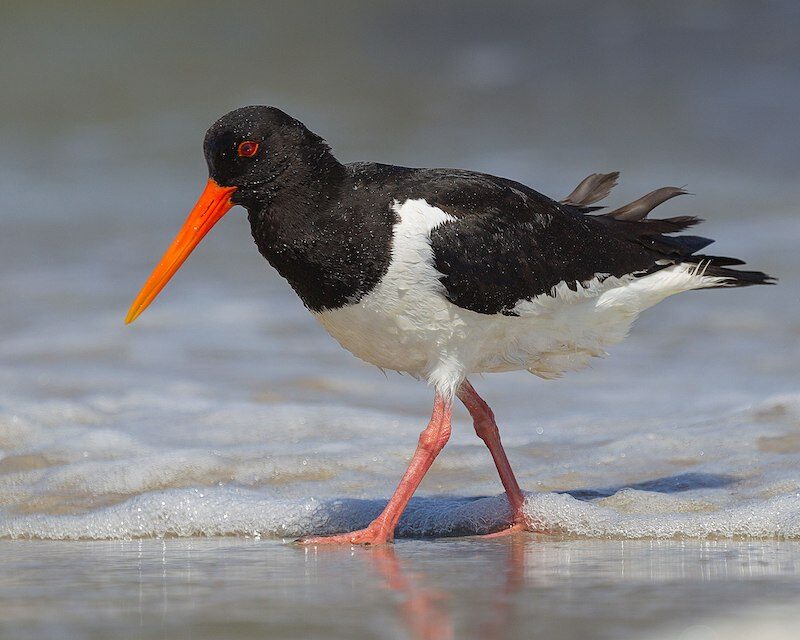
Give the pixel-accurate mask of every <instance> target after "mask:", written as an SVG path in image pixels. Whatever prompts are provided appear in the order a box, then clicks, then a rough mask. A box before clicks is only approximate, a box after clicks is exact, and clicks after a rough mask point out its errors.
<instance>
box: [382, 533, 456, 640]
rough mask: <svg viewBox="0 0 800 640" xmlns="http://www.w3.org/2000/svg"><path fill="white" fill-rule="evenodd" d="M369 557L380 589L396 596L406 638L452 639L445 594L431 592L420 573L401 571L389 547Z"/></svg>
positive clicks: (398, 561)
mask: <svg viewBox="0 0 800 640" xmlns="http://www.w3.org/2000/svg"><path fill="white" fill-rule="evenodd" d="M370 557H371V560H372V566H373V567H374V568H375V570H376V571H377V572H378V574H379V575H380V576H381V577H382V578H383V581H384V586H385V587H386V588H387V589H389V590H390V591H392V592H394V593H396V594H397V595H398V596H399V605H398V610H399V613H400V617H401V619H402V622H403V624H404V626H405V627H406V628H407V630H408V632H409V634H408V635H409V637H410V638H414V639H415V640H450V639H452V638H453V637H454V631H453V617H452V615H451V612H450V606H449V604H450V603H449V598H448V596H447V594H446V593H444V592H443V591H440V590H437V589H434V588H431V587H430V586H429V585H428V584H427V583H426V576H425V574H424V573H422V572H419V571H408V570H407V569H405V568H404V567H403V564H402V563H401V561H400V559H399V558H398V557H397V554H396V553H395V550H394V547H393V546H392V545H383V546H380V547H377V548H375V549H373V550H371V552H370Z"/></svg>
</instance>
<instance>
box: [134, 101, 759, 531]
mask: <svg viewBox="0 0 800 640" xmlns="http://www.w3.org/2000/svg"><path fill="white" fill-rule="evenodd" d="M204 152H205V158H206V162H207V163H208V168H209V180H208V183H207V185H206V187H205V190H204V191H203V194H202V195H201V196H200V199H199V200H198V202H197V204H196V205H195V207H194V209H193V210H192V211H191V213H190V214H189V217H188V218H187V220H186V222H185V223H184V225H183V228H182V229H181V230H180V232H179V233H178V235H177V237H176V238H175V240H174V241H173V243H172V245H171V246H170V247H169V248H168V249H167V251H166V253H165V254H164V257H163V258H162V259H161V262H159V264H158V265H157V266H156V268H155V270H154V271H153V273H152V275H151V276H150V277H149V279H148V280H147V282H146V283H145V284H144V286H143V288H142V290H141V292H140V293H139V295H138V296H137V298H136V300H134V302H133V304H132V305H131V308H130V311H129V313H128V316H127V319H126V322H132V321H133V320H134V319H135V318H136V317H137V316H139V314H141V313H142V312H143V311H144V310H145V308H146V307H147V306H148V305H149V304H150V303H151V302H152V301H153V299H154V298H155V297H156V295H157V294H158V293H159V291H161V289H162V288H163V287H164V285H166V283H167V281H168V280H169V278H170V277H171V276H172V275H173V274H174V273H175V272H176V271H177V270H178V268H179V267H180V265H181V264H182V263H183V261H184V260H185V259H186V258H187V256H188V255H189V254H190V253H191V251H192V250H193V249H194V248H195V246H197V244H198V243H199V242H200V240H201V239H202V238H203V236H204V235H205V234H206V233H207V232H208V231H209V230H210V229H211V227H213V226H214V224H215V223H216V222H217V221H218V220H219V219H220V218H221V217H222V216H223V215H224V214H225V213H226V212H227V211H228V210H229V209H230V208H231V207H232V206H234V205H242V206H243V207H244V208H245V209H246V210H247V214H248V219H249V221H250V226H251V230H252V235H253V238H254V240H255V243H256V245H257V246H258V250H259V251H260V252H261V254H262V255H263V256H264V257H265V258H266V259H267V260H268V261H269V263H270V264H271V265H272V266H273V267H274V268H275V269H276V270H277V271H278V273H280V274H281V275H282V276H283V277H284V278H285V279H286V280H288V281H289V284H290V285H291V286H292V288H293V289H294V290H295V292H296V293H297V295H298V296H300V299H301V300H302V301H303V303H304V304H305V306H306V307H307V308H308V310H309V311H310V312H311V313H312V314H313V315H314V317H315V318H317V320H319V322H320V323H321V324H322V326H323V327H325V329H326V330H327V331H328V332H329V333H330V334H331V335H332V336H333V337H334V338H336V340H338V341H339V343H340V344H341V345H342V346H343V347H344V348H345V349H347V350H348V351H350V352H351V353H353V354H354V355H356V356H358V357H359V358H361V359H362V360H365V361H367V362H369V363H371V364H374V365H376V366H378V367H380V368H382V369H392V370H395V371H399V372H403V373H408V374H410V375H412V376H415V377H416V378H419V379H421V380H425V381H427V382H428V383H429V384H430V386H432V387H433V390H434V394H435V395H434V404H433V413H432V415H431V419H430V422H429V424H428V426H427V427H426V428H425V429H424V430H423V431H422V433H421V435H420V437H419V443H418V446H417V448H416V451H415V453H414V455H413V457H412V459H411V462H410V464H409V466H408V470H407V471H406V473H405V475H404V476H403V478H402V480H401V481H400V484H399V486H398V487H397V489H396V491H395V493H394V495H393V496H392V498H391V499H390V500H389V502H388V504H387V506H386V508H385V509H384V510H383V512H382V513H381V514H380V516H378V517H377V518H376V519H375V520H374V521H373V522H372V523H371V524H370V525H369V526H367V527H366V528H365V529H362V530H359V531H353V532H350V533H346V534H342V535H337V536H330V537H322V538H308V539H306V540H304V542H307V543H314V544H320V543H345V544H346V543H350V544H377V543H384V542H389V541H391V540H392V539H393V536H394V530H395V527H396V525H397V522H398V520H399V518H400V515H401V513H402V512H403V510H404V508H405V507H406V505H407V503H408V501H409V499H410V498H411V495H412V494H413V493H414V491H415V489H416V488H417V486H418V485H419V483H420V481H421V480H422V477H423V476H424V475H425V473H426V472H427V470H428V469H429V468H430V466H431V464H432V463H433V461H434V459H435V458H436V456H437V454H438V453H439V452H440V451H441V450H442V448H443V447H444V446H445V443H446V442H447V440H448V438H449V436H450V421H451V412H452V403H453V401H454V398H456V397H457V398H459V400H461V402H463V403H464V405H465V406H466V407H467V409H468V410H469V412H470V414H471V416H472V419H473V421H474V427H475V431H476V432H477V434H478V436H479V437H480V438H481V439H482V440H483V441H484V442H485V443H486V445H487V447H488V448H489V451H490V453H491V455H492V457H493V459H494V462H495V465H496V466H497V470H498V472H499V474H500V479H501V481H502V484H503V487H504V488H505V492H506V494H507V497H508V501H509V505H510V508H511V519H510V522H509V527H508V530H509V531H513V530H520V529H523V528H525V518H524V514H523V509H522V508H523V499H524V495H523V492H522V490H521V489H520V486H519V484H518V483H517V480H516V478H515V477H514V473H513V471H512V470H511V466H510V465H509V462H508V458H507V457H506V454H505V452H504V451H503V446H502V445H501V443H500V436H499V434H498V429H497V425H496V423H495V419H494V416H493V414H492V411H491V409H489V406H488V405H487V404H486V403H485V402H484V401H483V399H481V397H480V396H479V395H478V394H477V392H476V391H475V389H474V388H473V387H472V385H471V384H470V383H469V380H468V378H469V376H470V375H471V374H477V373H484V372H494V371H511V370H516V369H525V370H527V371H530V372H531V373H533V374H535V375H537V376H539V377H542V378H555V377H558V376H560V375H561V374H563V373H564V372H566V371H572V370H575V369H580V368H581V367H584V366H585V365H586V364H587V362H588V360H589V359H590V358H591V357H592V356H600V355H603V354H604V353H605V351H604V350H605V348H606V347H607V346H609V345H611V344H614V343H616V342H619V341H620V340H622V339H623V338H624V337H625V335H626V334H627V332H628V330H629V328H630V326H631V323H632V322H633V321H634V319H635V318H636V317H637V316H638V315H639V313H641V312H642V311H643V310H644V309H646V308H648V307H651V306H653V305H654V304H656V303H657V302H660V301H661V300H663V299H664V298H666V297H667V296H670V295H672V294H675V293H680V292H682V291H689V290H691V289H707V288H717V287H740V286H747V285H754V284H769V283H771V282H773V280H774V279H773V278H771V277H770V276H768V275H766V274H765V273H762V272H760V271H742V270H736V269H731V268H730V267H732V266H734V265H741V264H744V263H743V262H742V261H741V260H737V259H734V258H725V257H720V256H711V255H704V254H700V253H698V252H700V251H701V250H702V249H703V248H704V247H706V246H707V245H709V244H710V243H711V242H712V241H711V240H709V239H707V238H702V237H698V236H691V235H674V234H675V233H676V232H680V231H683V230H684V229H687V228H688V227H691V226H692V225H695V224H697V223H698V222H700V220H699V219H698V218H696V217H693V216H679V217H672V218H666V219H660V220H653V219H649V218H648V217H647V215H648V213H650V211H651V210H652V209H653V208H655V207H656V206H658V205H659V204H661V203H663V202H665V201H666V200H668V199H670V198H673V197H675V196H678V195H681V194H683V193H685V192H684V191H683V190H682V189H678V188H675V187H664V188H661V189H657V190H656V191H653V192H652V193H649V194H647V195H646V196H644V197H642V198H640V199H639V200H636V201H635V202H632V203H630V204H628V205H625V206H623V207H621V208H619V209H615V210H613V211H611V212H609V213H596V210H597V209H600V208H601V207H598V206H595V204H596V203H597V202H599V201H601V200H602V199H603V198H605V197H606V196H607V195H608V193H609V191H610V190H611V188H612V187H613V186H614V185H615V184H616V181H617V178H618V174H617V173H616V172H615V173H607V174H598V173H595V174H592V175H590V176H589V177H587V178H586V179H585V180H583V181H582V182H581V183H580V184H579V185H578V186H577V187H576V188H575V190H574V191H573V192H572V193H570V194H569V195H568V196H567V197H566V198H564V199H563V200H561V201H556V200H551V199H550V198H548V197H546V196H544V195H542V194H540V193H538V192H537V191H534V190H533V189H531V188H530V187H527V186H525V185H524V184H520V183H519V182H514V181H513V180H507V179H505V178H499V177H496V176H492V175H488V174H484V173H477V172H474V171H463V170H459V169H412V168H406V167H399V166H393V165H387V164H377V163H371V162H357V163H353V164H342V163H340V162H339V161H338V160H337V159H336V158H335V157H334V156H333V154H332V153H331V149H330V147H329V146H328V145H327V143H326V142H325V141H324V140H323V139H322V138H320V137H319V136H318V135H316V134H314V133H312V132H311V131H309V130H308V129H307V128H306V127H305V126H304V125H303V124H302V123H301V122H299V121H298V120H295V119H294V118H292V117H290V116H288V115H287V114H285V113H284V112H282V111H280V110H279V109H276V108H274V107H266V106H250V107H243V108H241V109H236V110H234V111H231V112H230V113H228V114H227V115H225V116H223V117H222V118H220V119H219V120H218V121H217V122H216V123H214V125H213V126H212V127H211V128H210V129H209V130H208V132H207V133H206V137H205V142H204Z"/></svg>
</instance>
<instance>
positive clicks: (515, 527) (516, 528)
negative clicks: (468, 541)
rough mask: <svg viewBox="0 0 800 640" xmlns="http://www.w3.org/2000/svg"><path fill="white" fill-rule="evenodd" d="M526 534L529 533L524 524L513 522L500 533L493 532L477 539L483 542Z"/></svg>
mask: <svg viewBox="0 0 800 640" xmlns="http://www.w3.org/2000/svg"><path fill="white" fill-rule="evenodd" d="M526 532H529V533H530V531H529V530H528V528H527V526H526V525H525V523H524V522H515V523H514V524H512V525H511V526H509V527H506V528H505V529H501V530H500V531H495V532H494V533H486V534H484V535H482V536H478V537H479V538H482V539H484V540H491V539H493V538H505V537H507V536H514V535H517V534H520V533H526ZM537 533H538V532H537Z"/></svg>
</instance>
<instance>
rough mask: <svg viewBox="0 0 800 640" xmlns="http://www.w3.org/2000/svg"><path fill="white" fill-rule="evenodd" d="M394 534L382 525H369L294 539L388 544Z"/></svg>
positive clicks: (303, 542) (310, 542)
mask: <svg viewBox="0 0 800 640" xmlns="http://www.w3.org/2000/svg"><path fill="white" fill-rule="evenodd" d="M393 539H394V536H393V535H392V532H391V531H387V530H386V529H384V528H383V527H380V526H373V525H369V526H368V527H367V528H366V529H359V530H358V531H350V532H349V533H340V534H339V535H335V536H315V537H312V538H299V539H298V540H295V542H296V543H297V544H302V545H309V546H313V545H318V544H319V545H322V544H324V545H334V544H360V545H365V546H366V545H375V544H388V543H389V542H392V540H393Z"/></svg>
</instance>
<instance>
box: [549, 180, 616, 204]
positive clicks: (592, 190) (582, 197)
mask: <svg viewBox="0 0 800 640" xmlns="http://www.w3.org/2000/svg"><path fill="white" fill-rule="evenodd" d="M618 179H619V171H612V172H611V173H593V174H591V175H589V176H586V177H585V178H584V179H583V180H581V182H580V184H578V186H577V187H575V188H574V189H573V190H572V193H570V194H569V195H568V196H567V197H566V198H564V199H563V200H562V201H561V202H562V203H563V204H568V205H572V206H574V207H578V208H588V207H589V205H591V204H594V203H595V202H599V201H600V200H603V199H604V198H606V197H607V196H608V194H609V193H611V190H612V189H613V188H614V187H615V186H616V185H617V180H618ZM592 208H602V207H592Z"/></svg>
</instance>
